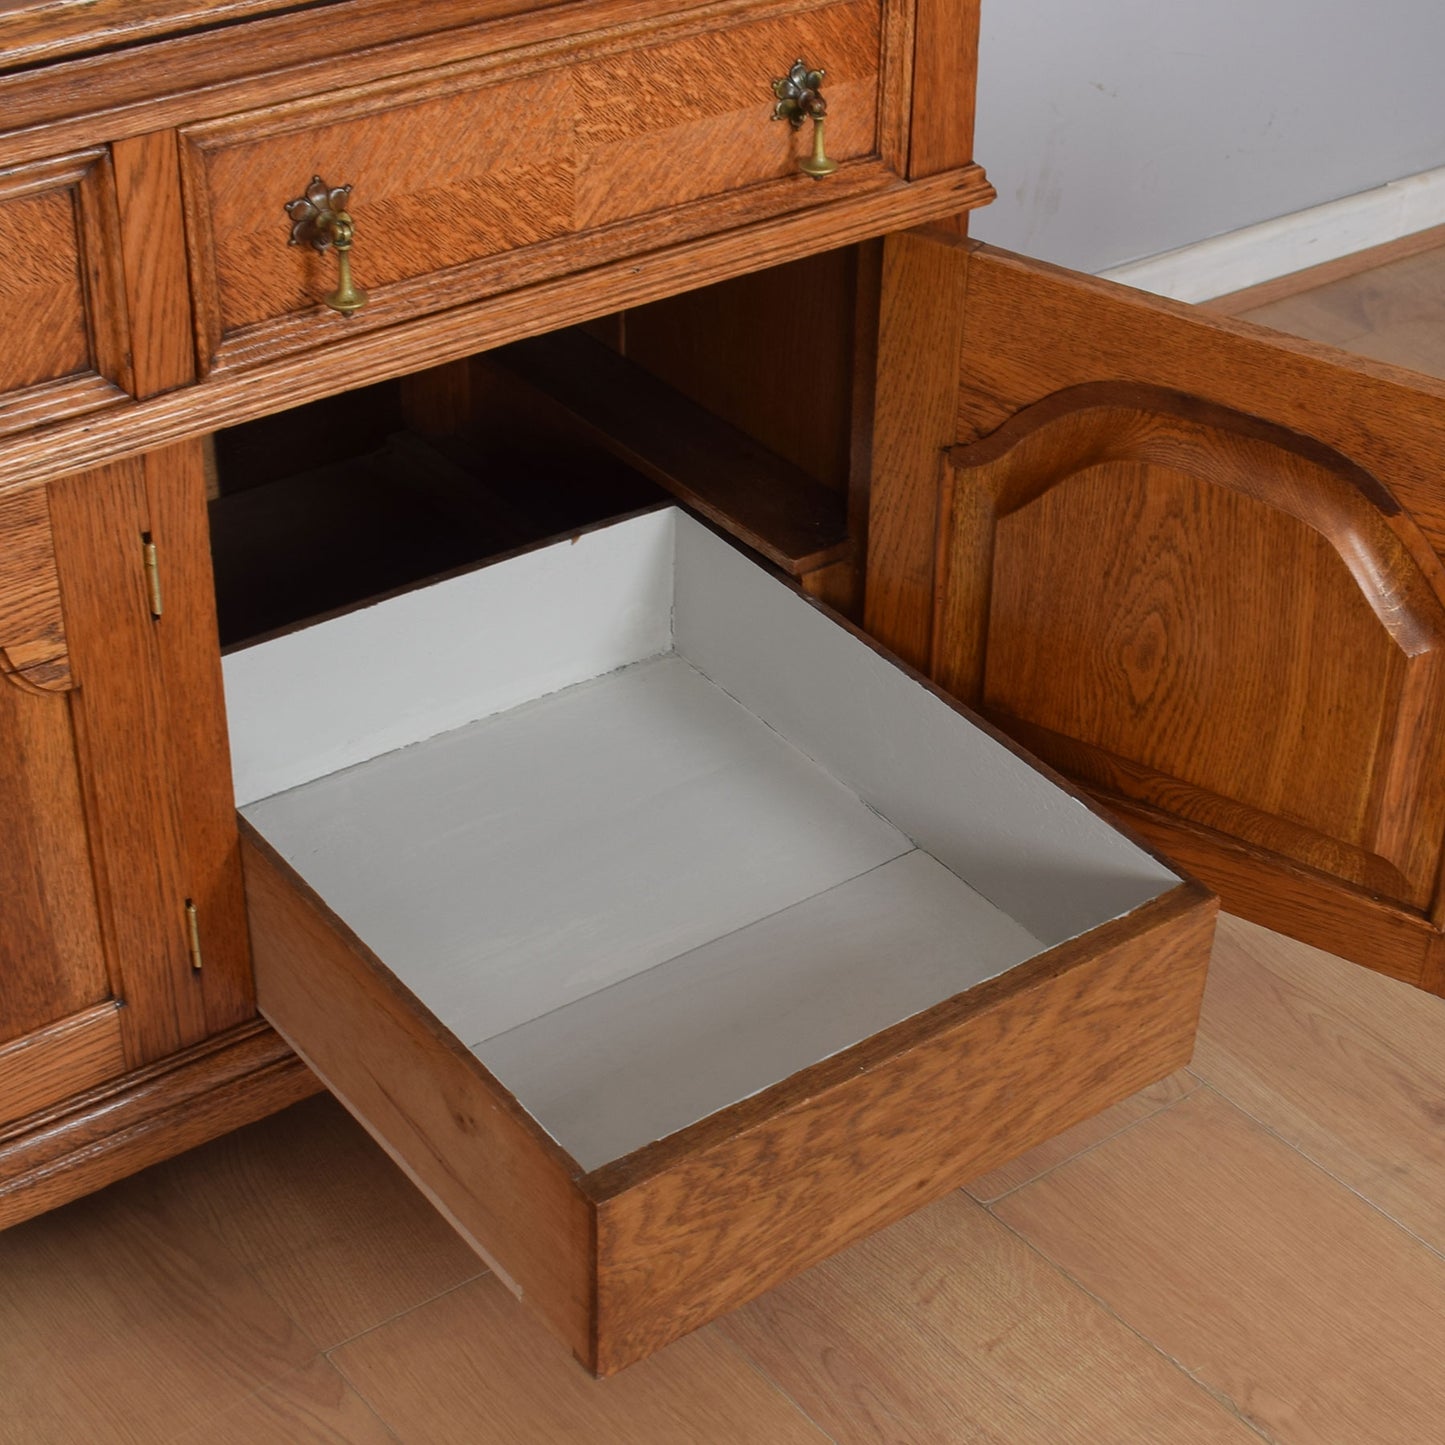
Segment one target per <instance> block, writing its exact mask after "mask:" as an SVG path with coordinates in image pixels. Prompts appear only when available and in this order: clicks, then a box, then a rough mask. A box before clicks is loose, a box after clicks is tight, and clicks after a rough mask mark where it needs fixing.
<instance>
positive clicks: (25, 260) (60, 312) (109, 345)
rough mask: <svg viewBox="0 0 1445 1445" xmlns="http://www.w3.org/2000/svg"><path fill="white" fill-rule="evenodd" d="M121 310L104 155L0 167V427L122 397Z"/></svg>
mask: <svg viewBox="0 0 1445 1445" xmlns="http://www.w3.org/2000/svg"><path fill="white" fill-rule="evenodd" d="M125 317H126V308H125V299H124V287H123V284H122V281H121V247H120V227H119V218H118V213H117V209H116V197H115V180H114V177H113V175H112V172H111V164H110V155H109V153H108V152H107V151H105V150H102V149H96V150H86V151H78V152H76V153H74V154H72V155H65V156H57V157H55V158H54V159H52V160H46V161H41V162H38V163H36V164H34V165H27V166H17V167H15V168H13V169H11V170H6V171H0V336H3V337H4V338H5V345H4V347H3V349H0V435H7V434H10V433H12V432H18V431H23V430H25V429H26V428H28V427H32V426H36V425H39V424H40V423H42V422H46V421H50V420H52V419H54V418H57V417H61V416H69V415H73V414H75V413H77V412H82V411H90V410H92V409H94V408H95V407H97V406H103V405H105V404H106V403H108V402H112V401H118V400H120V399H121V397H123V396H124V395H125V391H124V388H126V387H128V386H129V379H128V376H127V367H128V360H127V348H128V345H129V342H128V340H127V328H126V320H125Z"/></svg>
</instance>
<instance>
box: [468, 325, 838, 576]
mask: <svg viewBox="0 0 1445 1445" xmlns="http://www.w3.org/2000/svg"><path fill="white" fill-rule="evenodd" d="M496 365H497V366H498V367H500V368H501V369H502V371H503V373H504V374H505V375H506V376H509V377H515V378H517V379H519V380H520V381H521V382H522V383H524V384H525V387H526V393H525V394H524V395H522V396H519V397H518V398H517V402H518V405H519V406H520V407H527V406H530V407H531V408H539V409H540V410H541V412H542V415H543V416H545V415H546V414H547V413H548V412H551V413H553V414H554V416H555V417H556V419H557V423H558V424H559V427H560V428H564V429H565V428H567V427H580V428H581V429H582V431H583V433H584V434H585V435H586V436H587V437H588V438H589V439H591V440H595V441H596V442H597V443H599V444H600V445H601V446H603V447H605V448H606V449H607V450H608V451H610V452H612V453H613V454H614V455H617V456H619V457H621V458H622V460H623V461H625V462H627V463H628V465H629V466H632V467H635V468H636V469H637V470H638V471H640V472H641V473H642V474H643V475H644V476H647V477H650V478H651V479H652V480H653V481H655V482H657V483H658V484H659V485H661V486H663V487H665V488H666V489H667V490H668V491H669V492H671V493H672V494H673V495H674V496H676V497H678V498H680V499H681V500H682V501H684V502H686V503H688V505H690V506H692V507H694V508H696V510H697V511H699V512H701V513H702V515H703V516H705V517H708V518H709V519H710V520H712V521H714V522H716V523H717V524H718V525H719V526H720V527H722V528H724V529H725V530H726V531H728V532H729V533H731V534H732V535H733V536H735V537H737V538H738V539H739V541H741V542H743V543H744V544H745V545H746V546H748V547H751V548H753V549H754V550H755V551H757V552H759V553H761V554H762V556H764V557H766V558H767V559H768V560H769V561H770V562H772V563H773V564H774V565H775V566H778V567H781V568H782V569H783V570H784V571H785V572H787V573H788V574H789V575H791V576H799V575H801V574H803V573H806V572H810V571H813V570H815V569H816V568H819V567H825V566H827V565H828V564H829V563H831V562H835V561H837V560H838V559H839V558H840V557H841V556H842V555H843V554H844V553H845V552H846V551H847V550H848V547H849V539H848V535H847V530H846V527H847V522H846V514H845V509H844V500H843V498H842V497H841V496H840V495H838V493H837V492H835V491H832V490H830V489H829V488H828V487H826V486H824V485H823V484H822V483H821V482H819V481H817V480H816V479H815V478H814V477H813V476H812V475H810V474H809V473H807V472H805V471H803V470H802V469H801V468H799V467H795V466H793V465H791V464H790V463H789V462H787V461H785V460H784V459H783V458H782V457H779V456H775V455H773V454H772V453H771V452H769V451H768V450H767V449H766V448H765V447H764V446H761V445H758V444H757V443H755V442H754V441H753V440H752V438H751V437H750V436H748V435H746V434H744V433H743V432H741V431H739V430H737V429H736V428H734V427H732V426H729V425H728V424H727V423H726V422H724V421H721V420H720V419H719V418H717V417H716V416H714V415H713V414H712V413H711V411H709V410H707V409H705V408H703V407H700V406H697V405H695V404H694V403H692V402H691V401H689V400H688V399H687V398H686V397H684V396H682V395H680V394H679V393H678V392H676V391H674V390H673V389H672V388H671V387H670V386H668V385H667V384H665V383H664V382H662V381H659V380H657V379H655V378H654V377H652V376H650V375H649V374H648V373H647V372H645V371H643V370H642V369H641V368H640V367H638V366H635V365H633V364H632V363H631V362H630V361H628V360H626V359H624V358H623V357H620V356H617V355H616V354H615V353H614V352H612V351H611V350H610V349H609V348H607V347H605V346H603V345H602V343H600V342H598V341H594V340H593V339H592V338H591V337H589V336H585V335H583V334H581V333H578V332H573V333H567V334H562V335H556V336H539V337H536V338H535V339H533V340H530V341H522V342H518V343H517V344H516V345H514V346H510V347H508V348H507V349H506V351H504V352H502V353H500V354H499V355H498V357H497V358H496Z"/></svg>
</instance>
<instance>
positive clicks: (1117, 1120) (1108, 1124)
mask: <svg viewBox="0 0 1445 1445" xmlns="http://www.w3.org/2000/svg"><path fill="white" fill-rule="evenodd" d="M1217 952H1218V950H1217V948H1216V949H1215V950H1214V951H1213V952H1211V954H1210V965H1209V967H1210V972H1211V976H1212V974H1213V969H1214V961H1213V960H1214V957H1215V954H1216V953H1217ZM1208 997H1209V991H1208V988H1207V987H1206V989H1205V998H1206V999H1207V998H1208ZM1195 1052H1196V1058H1197V1056H1198V1050H1197V1048H1196V1051H1195ZM1198 1087H1199V1080H1198V1079H1197V1078H1195V1076H1194V1066H1193V1062H1191V1064H1190V1067H1189V1068H1187V1069H1177V1070H1176V1071H1175V1072H1174V1073H1172V1074H1170V1075H1169V1076H1168V1077H1167V1078H1163V1079H1160V1080H1159V1082H1158V1083H1157V1084H1150V1085H1149V1086H1148V1087H1147V1088H1144V1089H1140V1090H1139V1091H1138V1093H1135V1094H1130V1095H1129V1097H1128V1098H1127V1099H1120V1100H1119V1102H1118V1103H1117V1104H1111V1105H1110V1106H1109V1107H1108V1108H1107V1109H1104V1110H1102V1111H1101V1112H1100V1113H1098V1114H1095V1115H1094V1116H1093V1117H1092V1118H1090V1119H1085V1120H1084V1121H1083V1122H1082V1123H1080V1124H1075V1125H1074V1127H1073V1128H1072V1129H1065V1130H1064V1132H1063V1133H1062V1134H1056V1135H1054V1137H1053V1138H1052V1139H1049V1140H1046V1141H1045V1142H1044V1143H1042V1144H1039V1145H1036V1146H1035V1147H1034V1148H1032V1149H1029V1150H1027V1151H1026V1152H1025V1153H1023V1154H1020V1155H1019V1157H1018V1158H1017V1159H1010V1160H1009V1161H1008V1163H1007V1164H1004V1165H1002V1166H1001V1167H1000V1168H998V1169H990V1170H989V1172H988V1173H987V1174H981V1175H979V1177H978V1178H977V1179H970V1180H969V1182H968V1183H967V1184H966V1185H965V1186H964V1188H965V1189H966V1191H967V1192H968V1193H969V1194H971V1195H972V1196H973V1197H974V1198H975V1199H977V1200H978V1201H979V1202H980V1203H981V1204H989V1203H992V1202H993V1201H994V1200H996V1199H1001V1198H1002V1197H1003V1196H1004V1195H1005V1194H1010V1193H1012V1192H1013V1191H1014V1190H1015V1189H1020V1188H1022V1187H1023V1186H1024V1185H1025V1184H1028V1183H1030V1182H1032V1181H1033V1180H1035V1179H1037V1178H1039V1177H1040V1176H1041V1175H1043V1174H1047V1173H1048V1172H1049V1170H1051V1169H1057V1168H1058V1166H1059V1165H1060V1164H1063V1163H1065V1162H1066V1161H1067V1160H1070V1159H1073V1158H1076V1157H1077V1156H1078V1155H1080V1154H1083V1153H1084V1152H1085V1151H1087V1150H1089V1149H1092V1148H1094V1147H1095V1146H1096V1145H1098V1144H1102V1143H1103V1142H1104V1140H1105V1139H1112V1138H1113V1137H1114V1135H1115V1134H1117V1133H1119V1132H1120V1130H1122V1129H1128V1128H1130V1127H1131V1126H1133V1125H1134V1124H1137V1123H1139V1121H1140V1120H1141V1119H1147V1118H1149V1117H1150V1116H1151V1115H1153V1114H1157V1113H1158V1112H1159V1110H1160V1109H1167V1108H1168V1107H1169V1106H1170V1105H1171V1104H1177V1103H1178V1102H1179V1100H1180V1099H1182V1098H1184V1096H1185V1095H1186V1094H1190V1093H1193V1091H1194V1090H1195V1089H1197V1088H1198Z"/></svg>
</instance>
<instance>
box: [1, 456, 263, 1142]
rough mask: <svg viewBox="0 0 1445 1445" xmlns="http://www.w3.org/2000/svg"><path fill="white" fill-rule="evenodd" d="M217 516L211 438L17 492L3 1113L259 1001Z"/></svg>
mask: <svg viewBox="0 0 1445 1445" xmlns="http://www.w3.org/2000/svg"><path fill="white" fill-rule="evenodd" d="M204 528H205V513H204V500H203V482H202V476H201V468H200V457H199V454H198V453H197V451H196V450H195V449H194V448H193V447H184V448H176V449H173V450H171V451H168V452H163V453H158V454H156V455H154V456H151V457H148V458H145V459H144V460H141V461H134V462H128V463H124V464H120V465H117V466H114V467H110V468H107V469H105V470H103V471H97V472H92V473H86V474H83V475H79V476H75V477H70V478H67V479H65V480H64V481H60V482H56V483H54V484H53V485H51V486H49V487H46V488H38V489H34V490H31V491H27V492H22V493H19V494H16V495H13V496H10V497H6V498H3V499H0V530H3V533H4V536H5V542H6V546H5V549H4V552H3V554H0V674H3V676H0V738H3V739H4V747H3V748H0V827H3V829H4V834H5V838H6V846H5V847H4V849H0V899H3V905H0V906H3V915H0V1125H3V1124H4V1123H5V1122H7V1121H13V1120H15V1119H18V1118H22V1117H24V1116H25V1115H27V1114H30V1113H33V1112H34V1111H35V1110H38V1109H43V1108H46V1107H48V1106H50V1105H52V1104H55V1103H57V1102H59V1101H60V1100H63V1099H65V1098H69V1097H72V1096H74V1095H75V1094H77V1093H80V1092H81V1091H83V1090H84V1089H86V1088H88V1087H90V1086H91V1085H93V1084H96V1083H99V1082H101V1081H102V1080H104V1079H107V1078H110V1077H113V1076H114V1075H116V1074H119V1073H121V1072H124V1071H125V1070H126V1069H128V1068H135V1067H138V1066H140V1065H143V1064H145V1063H148V1062H150V1061H151V1060H154V1059H157V1058H160V1057H162V1056H164V1055H166V1054H168V1053H173V1052H175V1051H176V1050H177V1049H180V1048H183V1047H184V1046H186V1045H187V1044H190V1043H194V1042H196V1041H198V1040H199V1039H201V1038H203V1037H205V1036H206V1035H208V1034H210V1033H214V1032H217V1031H219V1030H220V1029H222V1028H225V1027H228V1026H229V1025H231V1024H234V1023H237V1022H240V1021H241V1020H242V1019H244V1018H245V1017H247V1016H248V1015H249V1013H250V1012H251V1009H250V1000H249V989H248V983H247V966H246V964H247V958H246V941H245V931H244V916H243V907H242V900H241V892H240V878H239V869H238V862H237V855H236V839H235V828H234V822H233V821H232V816H231V811H230V808H229V802H228V797H227V787H226V785H227V778H226V762H225V759H226V750H225V734H224V719H223V714H222V710H221V707H220V696H219V672H218V664H217V661H216V651H215V640H214V614H213V611H212V610H211V604H210V600H209V599H210V595H211V594H210V587H209V578H208V574H207V571H206V567H205V558H206V552H205V530H204ZM148 544H150V545H153V546H154V547H155V549H156V551H155V556H156V557H157V560H158V567H157V568H156V569H155V573H156V576H157V577H158V582H159V587H160V598H161V601H162V607H161V616H159V617H157V616H155V615H154V606H153V602H154V599H155V597H156V591H155V588H154V587H153V585H152V580H151V574H150V573H148V569H147V565H146V561H147V555H148V554H147V546H148ZM192 911H193V912H194V917H195V919H196V923H197V930H198V932H199V936H200V939H201V943H202V948H201V952H200V967H199V968H198V967H196V960H195V958H194V956H193V954H194V950H193V948H192V930H191V917H192Z"/></svg>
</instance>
